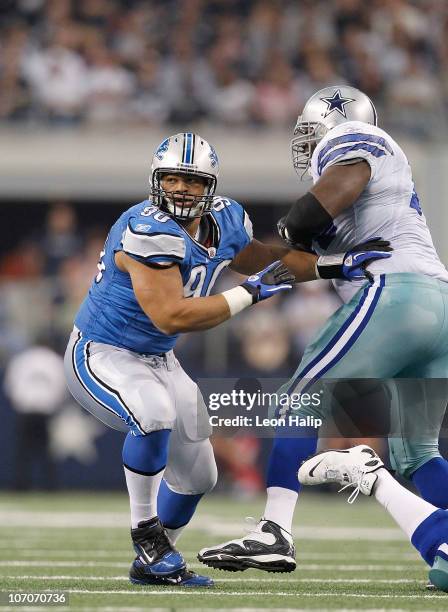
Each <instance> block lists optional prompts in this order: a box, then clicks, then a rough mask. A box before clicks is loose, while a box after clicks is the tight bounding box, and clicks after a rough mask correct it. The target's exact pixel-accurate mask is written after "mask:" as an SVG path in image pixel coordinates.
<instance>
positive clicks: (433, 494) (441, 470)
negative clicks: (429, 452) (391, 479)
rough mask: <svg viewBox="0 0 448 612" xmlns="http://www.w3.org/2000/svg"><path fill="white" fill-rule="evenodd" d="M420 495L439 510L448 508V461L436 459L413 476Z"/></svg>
mask: <svg viewBox="0 0 448 612" xmlns="http://www.w3.org/2000/svg"><path fill="white" fill-rule="evenodd" d="M411 479H412V482H413V483H414V485H415V486H416V487H417V489H418V491H419V493H420V495H421V496H422V497H423V499H425V500H426V501H427V502H429V503H430V504H432V505H433V506H437V508H445V509H446V508H448V461H447V460H446V459H443V457H434V458H433V459H430V460H429V461H428V462H427V463H425V464H424V465H422V466H421V467H419V468H418V469H417V470H415V472H414V473H413V474H412V476H411Z"/></svg>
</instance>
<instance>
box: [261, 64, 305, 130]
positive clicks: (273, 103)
mask: <svg viewBox="0 0 448 612" xmlns="http://www.w3.org/2000/svg"><path fill="white" fill-rule="evenodd" d="M305 101H306V100H305V99H304V98H303V97H302V92H301V88H300V84H299V82H298V80H297V78H296V77H295V75H294V71H293V69H292V67H291V65H290V64H289V63H288V62H287V61H286V59H285V58H284V57H282V56H281V55H277V56H275V57H273V58H271V60H270V62H269V64H268V65H267V67H266V71H265V72H264V74H263V75H262V77H261V80H260V82H259V83H258V85H257V89H256V99H255V103H254V110H253V113H254V117H255V118H256V119H257V120H258V121H260V122H261V123H265V124H268V125H280V126H286V127H288V126H291V125H292V124H293V122H294V120H295V119H296V117H297V112H298V108H300V107H301V106H303V104H304V103H305Z"/></svg>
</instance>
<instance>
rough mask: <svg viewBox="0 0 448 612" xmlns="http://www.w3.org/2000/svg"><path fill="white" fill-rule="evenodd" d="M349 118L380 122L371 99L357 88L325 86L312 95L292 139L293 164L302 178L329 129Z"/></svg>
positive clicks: (299, 118) (351, 119) (349, 119)
mask: <svg viewBox="0 0 448 612" xmlns="http://www.w3.org/2000/svg"><path fill="white" fill-rule="evenodd" d="M347 121H363V122H364V123H370V124H372V125H377V114H376V110H375V107H374V105H373V103H372V101H371V99H370V98H369V97H368V96H366V94H364V93H362V91H359V89H356V88H355V87H349V86H348V85H335V86H334V87H325V88H324V89H321V90H320V91H318V92H317V93H315V94H314V95H312V96H311V98H310V99H309V100H308V101H307V103H306V104H305V107H304V109H303V111H302V114H301V115H299V117H298V119H297V124H296V127H295V128H294V137H293V139H292V141H291V152H292V163H293V166H294V169H295V171H296V172H297V173H298V174H299V176H300V178H303V176H304V175H305V174H306V172H307V170H308V168H309V167H310V162H311V156H312V154H313V151H314V149H315V147H316V145H317V143H318V142H319V141H320V140H322V138H323V137H324V136H325V134H326V133H327V132H328V130H331V129H332V128H334V127H335V126H336V125H339V124H340V123H345V122H347Z"/></svg>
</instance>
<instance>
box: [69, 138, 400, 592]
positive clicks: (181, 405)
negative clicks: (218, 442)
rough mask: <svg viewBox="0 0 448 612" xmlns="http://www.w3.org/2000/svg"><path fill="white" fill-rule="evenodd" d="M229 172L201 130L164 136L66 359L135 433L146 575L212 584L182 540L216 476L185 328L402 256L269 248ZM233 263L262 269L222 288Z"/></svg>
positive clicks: (89, 393) (130, 444)
mask: <svg viewBox="0 0 448 612" xmlns="http://www.w3.org/2000/svg"><path fill="white" fill-rule="evenodd" d="M217 176H218V158H217V155H216V152H215V150H214V148H213V147H211V146H210V145H209V144H208V142H207V141H205V140H204V139H203V138H201V137H200V136H199V135H197V134H192V133H182V134H175V135H174V136H171V137H170V138H167V139H166V140H164V141H163V142H162V143H161V145H160V146H159V147H158V148H157V150H156V152H155V154H154V158H153V163H152V171H151V178H150V183H151V192H150V199H149V200H145V201H144V202H141V203H140V204H137V205H135V206H133V207H131V208H130V209H129V210H127V211H126V212H124V213H123V214H122V215H121V217H120V218H119V219H118V221H117V222H116V223H115V224H114V225H113V227H112V228H111V230H110V232H109V235H108V237H107V240H106V243H105V247H104V250H103V251H102V253H101V258H100V261H99V264H98V274H97V275H96V277H95V279H94V281H93V282H92V285H91V287H90V290H89V293H88V295H87V297H86V298H85V300H84V302H83V304H82V305H81V308H80V310H79V312H78V314H77V316H76V320H75V329H74V331H73V333H72V335H71V337H70V341H69V345H68V348H67V351H66V355H65V368H66V376H67V381H68V386H69V389H70V391H71V393H72V394H73V396H74V397H75V398H76V399H77V400H78V402H79V403H80V404H81V405H82V406H84V407H85V408H86V409H87V410H89V411H90V412H91V413H92V414H93V415H95V416H96V417H97V418H98V419H100V420H101V421H102V422H103V423H105V424H107V425H108V426H110V427H112V428H115V429H118V430H121V431H124V432H127V435H126V437H125V440H124V446H123V465H124V472H125V476H126V483H127V488H128V492H129V498H130V508H131V537H132V542H133V546H134V549H135V552H136V554H137V556H136V558H135V560H134V562H133V563H132V566H131V570H130V580H131V582H133V583H135V584H156V585H179V586H190V587H195V586H199V587H201V586H205V587H206V586H211V585H212V581H211V580H210V579H209V578H208V577H206V576H198V575H196V574H194V573H193V572H191V571H189V570H188V569H187V567H186V564H185V561H184V559H183V557H182V555H181V553H180V552H178V551H177V550H176V548H175V542H176V540H177V538H178V537H179V535H180V533H181V531H182V529H183V528H184V527H185V526H186V525H187V523H188V522H189V521H190V519H191V517H192V515H193V513H194V511H195V508H196V506H197V504H198V502H199V500H200V499H201V497H202V496H203V494H204V493H205V492H207V491H210V490H211V489H212V488H213V486H214V484H215V481H216V465H215V461H214V457H213V451H212V447H211V444H210V441H209V436H210V433H211V430H210V425H209V420H208V415H207V411H206V408H205V405H204V402H203V399H202V397H201V394H200V392H199V390H198V387H197V385H196V384H195V383H194V382H193V381H192V380H191V379H190V378H189V377H188V376H187V374H186V373H185V372H184V370H183V369H182V368H181V366H180V365H179V363H178V361H177V360H176V358H175V356H174V354H173V347H174V345H175V343H176V339H177V337H178V335H179V334H180V333H182V332H188V331H194V330H201V329H209V328H211V327H214V326H216V325H218V324H219V323H221V322H223V321H225V320H226V319H228V318H229V317H231V316H233V315H235V314H237V313H238V312H240V311H241V310H243V309H244V308H247V307H249V306H251V305H252V304H255V303H257V302H259V301H261V300H265V299H267V298H269V297H271V296H273V295H277V294H278V293H279V292H282V291H288V290H290V289H291V288H292V283H293V281H294V276H295V278H296V280H297V281H307V280H311V279H315V278H316V277H319V276H321V277H325V278H328V277H337V278H345V279H347V280H352V279H356V278H361V277H362V278H365V274H366V270H365V268H366V266H367V265H368V264H369V263H370V262H371V261H373V260H375V259H377V258H382V257H389V256H390V253H389V252H388V251H389V250H390V247H389V246H388V243H386V242H381V241H373V242H367V244H364V245H358V246H354V248H351V249H347V253H345V254H344V255H342V256H341V257H340V258H339V260H338V262H336V263H335V260H334V258H331V259H330V260H328V259H327V258H326V257H325V256H324V257H320V258H317V257H316V256H315V255H314V254H311V253H303V252H299V251H296V250H291V249H289V248H286V247H282V246H268V245H265V244H262V243H260V242H258V241H257V240H255V239H254V238H253V236H252V225H251V222H250V220H249V217H248V215H247V213H246V212H245V211H244V209H243V208H242V206H241V205H240V204H238V203H237V202H235V201H234V200H232V199H229V198H225V197H218V196H216V195H215V189H216V181H217ZM354 252H356V254H357V258H356V261H354V259H353V254H354ZM280 260H281V261H280ZM227 266H230V267H231V268H232V269H234V270H237V271H238V272H241V273H243V274H251V275H252V276H249V278H247V279H246V280H245V281H244V282H243V283H242V284H241V285H240V286H238V287H234V288H233V289H230V290H228V291H224V292H223V293H221V294H218V295H213V296H211V295H210V292H211V290H212V287H213V285H214V283H215V281H216V279H217V278H218V276H219V274H220V273H221V272H222V271H223V270H224V269H225V268H226V267H227ZM259 270H261V271H259ZM168 441H169V447H168Z"/></svg>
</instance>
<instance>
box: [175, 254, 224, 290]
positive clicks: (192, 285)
mask: <svg viewBox="0 0 448 612" xmlns="http://www.w3.org/2000/svg"><path fill="white" fill-rule="evenodd" d="M231 261H232V260H231V259H225V260H224V261H222V262H221V263H220V264H218V265H217V266H216V268H215V270H214V272H213V274H212V275H211V277H210V280H209V281H208V284H207V287H206V288H205V293H204V294H203V293H202V292H203V290H204V283H205V279H206V278H207V268H206V267H205V266H204V265H203V264H201V265H199V266H195V267H194V268H192V270H191V272H190V278H189V279H188V281H187V283H186V285H185V286H184V297H201V295H204V296H207V295H210V292H211V290H212V289H213V285H214V284H215V283H216V279H217V278H218V276H219V275H220V274H221V272H222V271H223V270H224V268H227V266H228V265H229V263H231Z"/></svg>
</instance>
